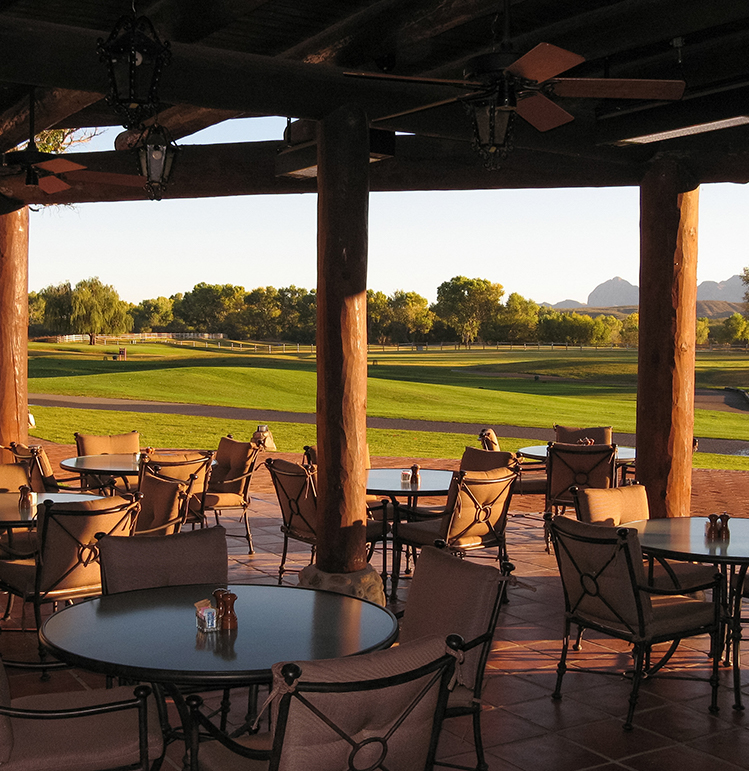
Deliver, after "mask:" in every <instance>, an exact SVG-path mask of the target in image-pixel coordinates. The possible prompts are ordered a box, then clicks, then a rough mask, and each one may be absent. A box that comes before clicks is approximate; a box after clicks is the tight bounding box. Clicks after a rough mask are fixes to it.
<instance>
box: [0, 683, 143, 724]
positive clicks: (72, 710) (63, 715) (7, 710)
mask: <svg viewBox="0 0 749 771" xmlns="http://www.w3.org/2000/svg"><path fill="white" fill-rule="evenodd" d="M150 695H151V689H150V688H149V687H148V686H147V685H139V686H137V687H136V689H135V691H134V697H133V698H132V699H127V700H126V701H113V702H110V703H109V704H94V705H91V706H88V707H68V708H61V709H20V708H18V707H2V706H0V715H7V716H8V717H14V718H17V719H23V720H67V719H70V718H74V717H89V716H90V715H104V714H107V713H109V712H121V711H123V710H126V709H137V710H143V711H145V710H146V699H148V697H149V696H150Z"/></svg>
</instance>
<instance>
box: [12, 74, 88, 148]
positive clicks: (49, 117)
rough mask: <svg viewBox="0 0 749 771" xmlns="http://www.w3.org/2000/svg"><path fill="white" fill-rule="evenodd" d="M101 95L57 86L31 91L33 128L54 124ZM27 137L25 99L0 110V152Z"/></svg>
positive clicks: (27, 123) (15, 145)
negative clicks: (33, 104) (33, 103)
mask: <svg viewBox="0 0 749 771" xmlns="http://www.w3.org/2000/svg"><path fill="white" fill-rule="evenodd" d="M99 99H101V94H97V93H93V92H90V91H69V90H66V89H61V88H52V89H44V90H42V89H39V90H37V91H36V92H35V110H34V124H35V129H36V131H37V132H39V131H43V130H45V129H48V128H50V127H52V126H55V125H56V124H57V123H58V122H59V121H60V120H62V119H63V118H67V117H68V116H69V115H73V114H75V113H77V112H78V111H79V110H81V109H83V108H84V107H87V106H88V105H90V104H93V103H94V102H97V101H98V100H99ZM28 140H29V100H28V98H25V99H23V100H22V101H21V102H19V103H17V104H15V105H13V106H12V107H9V108H8V109H6V110H5V111H3V112H2V113H0V153H4V152H7V151H8V150H12V149H13V148H14V147H17V146H18V145H19V144H21V143H22V142H28Z"/></svg>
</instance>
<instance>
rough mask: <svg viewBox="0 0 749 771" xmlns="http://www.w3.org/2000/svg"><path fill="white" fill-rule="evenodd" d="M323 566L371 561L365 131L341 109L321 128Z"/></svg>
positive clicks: (341, 569) (336, 568) (349, 568)
mask: <svg viewBox="0 0 749 771" xmlns="http://www.w3.org/2000/svg"><path fill="white" fill-rule="evenodd" d="M317 154H318V155H317V157H318V208H317V216H318V236H317V254H318V257H317V453H318V490H317V507H318V515H319V517H320V526H319V532H318V546H317V563H316V564H317V568H318V569H319V570H320V571H323V572H325V573H352V572H355V571H358V570H363V569H364V568H365V567H366V565H367V560H366V539H365V528H364V517H365V516H366V502H365V490H366V469H365V463H364V458H365V452H366V443H367V244H368V232H367V226H368V211H369V129H368V126H367V119H366V116H365V115H364V113H363V112H362V111H361V110H359V109H358V108H355V107H343V108H341V109H339V110H337V111H336V112H335V113H333V114H331V115H330V116H328V117H327V118H325V119H324V120H323V121H321V123H320V126H319V130H318V145H317Z"/></svg>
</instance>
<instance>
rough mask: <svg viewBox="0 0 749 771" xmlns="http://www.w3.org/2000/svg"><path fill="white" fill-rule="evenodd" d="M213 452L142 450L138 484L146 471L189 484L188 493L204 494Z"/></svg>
mask: <svg viewBox="0 0 749 771" xmlns="http://www.w3.org/2000/svg"><path fill="white" fill-rule="evenodd" d="M212 461H213V452H211V451H210V450H190V451H188V452H144V453H141V456H140V465H139V467H138V486H139V487H140V484H141V480H142V479H143V475H144V474H145V473H146V471H147V470H148V471H150V472H152V473H155V474H158V475H159V476H160V477H162V478H164V479H170V480H172V481H179V482H186V483H188V484H190V493H191V494H194V495H199V494H204V493H205V490H206V488H207V485H208V477H209V475H210V468H211V462H212Z"/></svg>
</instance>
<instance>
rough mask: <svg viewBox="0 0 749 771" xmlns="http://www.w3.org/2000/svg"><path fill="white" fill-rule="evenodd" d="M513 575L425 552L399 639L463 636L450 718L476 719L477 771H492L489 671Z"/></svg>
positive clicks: (431, 549)
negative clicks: (486, 732) (487, 737)
mask: <svg viewBox="0 0 749 771" xmlns="http://www.w3.org/2000/svg"><path fill="white" fill-rule="evenodd" d="M513 570H514V565H512V564H511V563H509V562H503V563H502V564H501V566H500V570H497V569H496V568H494V567H493V566H490V565H478V564H476V563H475V562H470V561H469V560H462V559H458V558H456V557H454V556H452V555H451V554H450V553H449V552H446V551H444V550H441V549H436V548H434V547H431V546H427V547H424V549H422V551H421V555H420V556H419V562H418V565H417V566H416V571H415V572H414V577H413V580H412V582H411V588H410V589H409V591H408V600H407V602H406V608H405V611H404V613H403V618H402V621H401V627H400V634H399V636H398V640H399V642H401V643H407V642H409V641H410V640H417V639H419V638H421V637H425V636H428V635H437V636H439V637H443V636H445V635H447V634H449V633H455V634H459V635H460V636H461V637H462V638H463V639H464V640H465V645H464V647H463V650H464V651H465V657H464V659H463V661H462V662H461V663H459V664H458V669H459V673H460V674H459V677H458V682H457V684H456V685H455V688H454V689H453V690H452V691H451V692H450V695H449V697H448V700H447V709H446V711H445V718H452V717H461V716H463V715H470V716H471V718H472V721H473V739H474V747H475V750H476V766H475V768H477V769H481V770H483V771H486V769H488V765H487V764H486V759H485V757H484V745H483V740H482V737H481V711H482V709H481V692H482V689H483V680H484V670H485V668H486V662H487V659H488V657H489V652H490V650H491V645H492V639H493V637H494V630H495V628H496V626H497V620H498V618H499V611H500V608H501V605H502V602H503V601H504V599H505V595H506V592H507V583H508V580H509V576H510V573H511V572H512V571H513ZM437 765H440V764H439V763H438V764H437ZM451 767H452V768H465V769H468V768H469V767H468V766H454V765H451ZM471 768H474V767H471Z"/></svg>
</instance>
